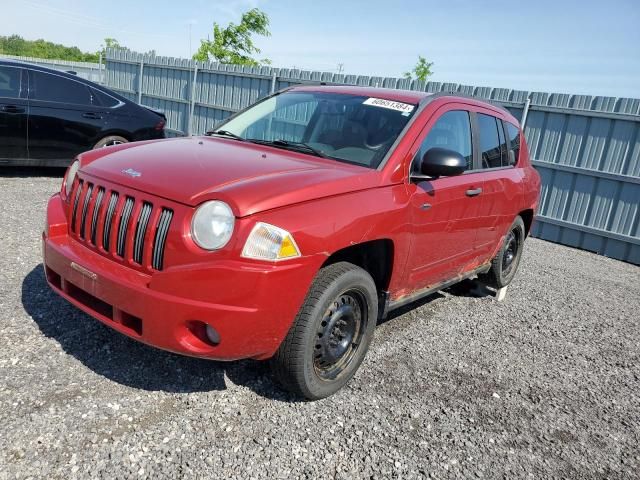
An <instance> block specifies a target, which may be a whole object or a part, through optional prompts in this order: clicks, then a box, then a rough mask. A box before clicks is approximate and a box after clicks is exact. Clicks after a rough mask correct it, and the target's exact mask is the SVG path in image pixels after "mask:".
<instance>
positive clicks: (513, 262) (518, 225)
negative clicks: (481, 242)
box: [478, 216, 525, 288]
mask: <svg viewBox="0 0 640 480" xmlns="http://www.w3.org/2000/svg"><path fill="white" fill-rule="evenodd" d="M524 239H525V228H524V222H523V220H522V218H521V217H520V216H517V217H516V219H515V220H514V221H513V223H512V224H511V227H510V228H509V231H508V232H507V234H506V235H505V237H504V240H503V242H502V246H501V248H500V250H499V251H498V254H497V255H496V256H495V258H494V259H493V260H492V261H491V268H490V269H489V271H488V272H487V273H483V274H481V275H479V276H478V278H479V279H480V281H482V282H483V283H484V284H486V285H488V286H490V287H493V288H502V287H506V286H507V285H509V283H511V281H512V280H513V278H514V277H515V275H516V271H517V270H518V266H519V265H520V257H522V247H523V246H524Z"/></svg>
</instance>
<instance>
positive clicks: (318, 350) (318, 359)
mask: <svg viewBox="0 0 640 480" xmlns="http://www.w3.org/2000/svg"><path fill="white" fill-rule="evenodd" d="M365 305H366V301H365V300H364V299H363V297H362V294H361V293H360V292H358V291H356V290H350V291H348V292H345V293H343V294H342V295H340V296H339V297H338V298H336V300H335V301H334V302H333V303H332V304H331V306H329V308H327V311H326V312H325V314H324V316H323V319H322V320H321V321H320V323H319V324H318V330H317V339H316V345H315V351H314V355H313V364H314V367H315V369H316V373H317V374H318V376H319V377H320V378H322V379H325V380H334V379H335V378H336V377H337V376H338V375H340V374H341V373H342V372H344V371H346V370H347V367H348V365H349V363H350V362H351V361H353V359H354V358H355V356H356V352H357V349H358V346H359V345H360V343H361V342H362V336H363V334H364V331H365V328H363V327H366V323H367V321H368V318H367V312H366V309H365Z"/></svg>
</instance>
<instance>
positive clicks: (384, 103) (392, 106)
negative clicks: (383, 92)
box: [362, 97, 415, 115]
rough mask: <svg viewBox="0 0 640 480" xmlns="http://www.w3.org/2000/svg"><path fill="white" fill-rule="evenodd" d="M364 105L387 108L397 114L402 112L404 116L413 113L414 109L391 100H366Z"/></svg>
mask: <svg viewBox="0 0 640 480" xmlns="http://www.w3.org/2000/svg"><path fill="white" fill-rule="evenodd" d="M362 103H363V104H364V105H372V106H374V107H382V108H388V109H389V110H395V111H397V112H404V113H405V114H407V115H408V114H409V113H411V112H413V109H414V108H415V107H414V106H413V105H410V104H408V103H402V102H394V101H393V100H385V99H384V98H373V97H371V98H367V99H366V100H365V101H364V102H362Z"/></svg>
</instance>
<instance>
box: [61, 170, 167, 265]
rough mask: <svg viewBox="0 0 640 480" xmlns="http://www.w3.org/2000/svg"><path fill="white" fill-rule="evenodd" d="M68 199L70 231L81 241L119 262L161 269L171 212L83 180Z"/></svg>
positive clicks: (146, 201) (78, 182) (77, 184)
mask: <svg viewBox="0 0 640 480" xmlns="http://www.w3.org/2000/svg"><path fill="white" fill-rule="evenodd" d="M71 198H73V204H72V206H71V222H70V225H69V230H70V232H71V233H73V234H75V237H76V238H77V239H78V240H79V241H80V242H83V243H85V244H86V245H88V246H90V247H93V248H95V249H97V250H98V251H99V252H101V253H102V254H103V255H105V254H106V255H107V256H110V257H111V258H114V259H116V260H118V261H121V262H125V263H127V262H129V263H131V262H133V263H134V264H135V265H138V266H142V267H144V266H146V267H147V268H151V269H153V270H162V269H163V267H164V254H165V244H166V242H167V235H168V232H169V227H170V226H171V220H172V219H173V210H171V209H169V208H166V207H163V206H158V207H154V205H153V203H152V202H150V201H148V200H141V199H136V198H135V193H134V194H133V196H132V195H129V194H126V195H124V194H123V193H122V192H118V191H115V190H112V189H109V188H108V187H106V186H102V185H97V184H94V183H91V182H88V181H83V180H79V181H77V182H76V184H75V190H74V191H73V192H72V195H71ZM158 208H159V209H160V210H159V211H157V210H158ZM114 231H115V236H114V238H112V234H113V233H114ZM100 247H102V248H100ZM127 253H128V255H129V257H128V258H127ZM116 255H117V256H116ZM145 258H146V259H147V260H146V261H147V262H149V259H150V264H149V263H147V265H144V263H145Z"/></svg>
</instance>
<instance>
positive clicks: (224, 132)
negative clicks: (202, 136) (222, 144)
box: [207, 130, 245, 142]
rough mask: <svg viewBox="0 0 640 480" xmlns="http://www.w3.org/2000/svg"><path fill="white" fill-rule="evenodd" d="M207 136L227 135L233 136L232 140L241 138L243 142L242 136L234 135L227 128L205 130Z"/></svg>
mask: <svg viewBox="0 0 640 480" xmlns="http://www.w3.org/2000/svg"><path fill="white" fill-rule="evenodd" d="M207 135H208V136H211V135H220V136H222V137H229V138H233V139H234V140H241V141H243V142H244V140H245V139H244V138H242V137H241V136H240V135H236V134H235V133H233V132H230V131H229V130H210V131H208V132H207Z"/></svg>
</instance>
